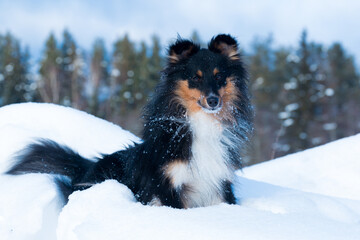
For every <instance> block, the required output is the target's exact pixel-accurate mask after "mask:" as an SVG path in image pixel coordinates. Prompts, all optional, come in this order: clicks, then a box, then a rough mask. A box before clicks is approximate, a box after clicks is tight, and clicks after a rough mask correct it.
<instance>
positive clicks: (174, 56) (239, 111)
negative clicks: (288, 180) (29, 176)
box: [7, 34, 253, 208]
mask: <svg viewBox="0 0 360 240" xmlns="http://www.w3.org/2000/svg"><path fill="white" fill-rule="evenodd" d="M143 117H144V129H143V136H142V142H141V143H134V145H133V146H130V147H128V148H127V149H125V150H121V151H117V152H115V153H112V154H109V155H102V157H100V158H98V159H95V161H91V160H88V159H85V158H84V157H82V156H80V155H79V154H78V153H76V152H75V151H74V150H72V149H70V148H69V147H67V146H62V145H60V144H58V143H56V142H54V141H52V140H47V139H40V140H39V141H38V142H36V143H33V144H31V145H29V146H27V147H26V149H24V150H23V152H21V153H20V154H19V156H18V157H17V158H16V163H15V164H14V166H12V167H11V168H10V169H9V170H8V171H7V173H8V174H12V175H19V174H26V173H45V174H52V175H54V176H57V177H54V181H56V183H57V186H58V187H59V189H60V191H61V193H62V195H63V197H64V199H65V201H67V199H68V196H69V195H70V194H71V193H72V192H74V191H76V190H83V189H86V188H89V187H91V186H92V185H94V184H97V183H100V182H103V181H105V180H106V179H115V180H117V181H118V182H120V183H122V184H125V185H126V186H127V187H128V188H129V189H131V191H132V192H133V193H134V195H135V197H136V199H137V200H138V201H140V202H141V203H143V204H149V205H157V206H170V207H173V208H194V207H205V206H211V205H215V204H219V203H222V202H226V203H229V204H235V203H236V198H235V196H234V193H233V190H232V182H233V180H234V177H235V173H234V172H235V170H237V169H240V168H241V162H242V160H241V159H242V158H241V157H242V153H243V151H244V146H245V145H246V143H247V142H248V138H249V136H250V135H251V132H252V128H253V127H252V118H253V108H252V105H251V101H250V94H249V91H248V74H247V71H246V67H245V64H244V63H243V61H242V59H241V55H240V53H239V50H238V43H237V41H236V40H235V38H233V37H232V36H230V35H226V34H220V35H217V36H216V37H213V38H212V39H211V41H210V42H209V44H208V47H207V48H200V46H199V45H198V44H196V43H194V42H192V41H190V40H186V39H181V38H178V39H177V40H176V42H175V43H173V44H171V45H170V47H169V49H168V60H167V65H166V67H165V69H164V70H163V71H162V72H161V79H160V82H159V84H158V86H157V87H156V88H155V93H154V95H153V96H152V99H151V100H150V101H149V102H148V104H147V105H146V106H145V107H144V111H143ZM59 176H60V177H59Z"/></svg>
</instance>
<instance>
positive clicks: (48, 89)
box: [38, 33, 62, 104]
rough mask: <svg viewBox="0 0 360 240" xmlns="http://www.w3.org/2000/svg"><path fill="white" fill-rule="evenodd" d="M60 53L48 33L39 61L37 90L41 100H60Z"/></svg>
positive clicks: (54, 101) (52, 37) (51, 101)
mask: <svg viewBox="0 0 360 240" xmlns="http://www.w3.org/2000/svg"><path fill="white" fill-rule="evenodd" d="M61 63H62V58H61V53H60V50H59V48H58V46H57V42H56V39H55V36H54V34H52V33H51V34H50V36H49V38H48V40H47V41H46V44H45V50H44V54H43V58H42V60H41V63H40V70H39V72H40V81H39V86H38V90H39V93H40V96H41V99H42V101H44V102H48V103H57V104H59V103H60V101H61V96H62V95H61V86H62V85H61V82H60V72H61Z"/></svg>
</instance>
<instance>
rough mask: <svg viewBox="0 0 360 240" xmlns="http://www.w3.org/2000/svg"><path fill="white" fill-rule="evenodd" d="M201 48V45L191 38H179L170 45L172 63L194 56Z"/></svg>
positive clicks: (169, 56) (169, 53) (169, 55)
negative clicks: (190, 39)
mask: <svg viewBox="0 0 360 240" xmlns="http://www.w3.org/2000/svg"><path fill="white" fill-rule="evenodd" d="M199 50H200V46H199V45H197V44H195V43H193V42H192V41H189V40H183V39H181V38H179V39H178V40H176V42H175V43H174V44H172V45H170V48H169V52H168V58H169V62H170V63H177V62H179V61H180V60H183V59H187V58H189V57H191V56H193V55H194V54H195V53H197V52H198V51H199Z"/></svg>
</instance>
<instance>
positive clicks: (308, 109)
mask: <svg viewBox="0 0 360 240" xmlns="http://www.w3.org/2000/svg"><path fill="white" fill-rule="evenodd" d="M316 49H319V47H318V46H316V45H314V44H309V43H308V41H307V33H306V31H304V32H303V33H302V35H301V40H300V46H299V49H298V53H297V55H294V57H293V58H294V59H295V60H294V61H293V63H294V72H293V73H294V76H292V77H291V78H290V79H289V83H288V84H287V85H289V86H291V84H293V85H294V87H292V88H288V89H287V100H288V103H287V105H286V106H285V108H284V110H285V111H284V112H286V113H287V114H289V116H290V117H289V118H287V119H286V120H285V121H284V122H283V125H284V126H285V127H286V138H285V139H287V141H288V143H289V147H290V149H289V151H290V152H296V151H300V150H304V149H307V148H309V147H311V146H312V137H314V132H312V129H314V127H311V125H314V126H315V129H316V128H317V127H318V124H317V123H316V122H317V121H318V119H317V118H318V114H317V112H316V109H317V108H318V100H319V99H318V98H319V96H318V94H317V91H318V87H317V84H318V83H317V81H316V75H317V70H318V69H317V67H316V66H317V65H316V61H314V55H312V53H314V51H313V50H316ZM315 59H316V58H315ZM314 66H315V67H314Z"/></svg>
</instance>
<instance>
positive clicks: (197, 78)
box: [192, 75, 201, 82]
mask: <svg viewBox="0 0 360 240" xmlns="http://www.w3.org/2000/svg"><path fill="white" fill-rule="evenodd" d="M200 79H201V77H200V76H198V75H195V76H193V77H192V80H193V81H194V82H198V81H200Z"/></svg>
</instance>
